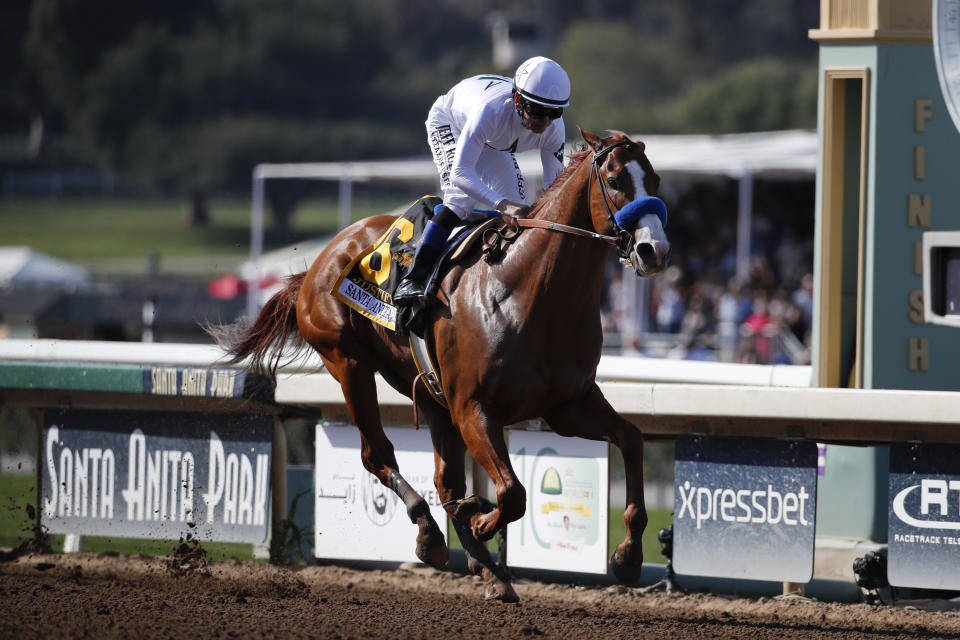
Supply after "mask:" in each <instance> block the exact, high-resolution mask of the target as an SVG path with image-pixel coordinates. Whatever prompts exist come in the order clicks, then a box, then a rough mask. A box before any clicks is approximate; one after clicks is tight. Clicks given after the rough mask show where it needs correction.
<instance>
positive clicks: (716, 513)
mask: <svg viewBox="0 0 960 640" xmlns="http://www.w3.org/2000/svg"><path fill="white" fill-rule="evenodd" d="M678 489H679V491H680V502H681V504H680V513H679V515H678V516H677V517H678V518H680V519H682V518H683V517H684V516H685V514H686V515H689V517H690V519H691V520H696V521H697V529H699V528H700V525H701V523H703V521H704V520H723V521H724V522H742V523H743V522H749V523H753V524H780V523H781V522H782V523H783V524H786V525H791V526H796V525H798V524H799V525H801V526H809V525H810V522H808V521H807V519H806V517H805V515H804V514H805V513H806V509H807V500H808V499H809V498H810V494H809V493H807V488H806V487H804V486H801V487H800V491H799V492H792V491H787V492H785V493H781V492H779V491H776V490H774V488H773V485H769V484H768V485H767V488H766V490H763V489H757V490H751V489H739V490H736V489H724V488H722V487H718V488H715V489H711V488H710V487H694V486H691V485H690V481H689V480H688V481H686V482H684V483H683V484H682V485H681V486H680V487H678Z"/></svg>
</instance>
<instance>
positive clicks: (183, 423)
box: [41, 411, 273, 543]
mask: <svg viewBox="0 0 960 640" xmlns="http://www.w3.org/2000/svg"><path fill="white" fill-rule="evenodd" d="M272 446H273V418H272V417H270V416H250V415H241V414H210V413H192V412H147V411H48V412H47V413H46V417H45V420H44V429H43V452H42V458H43V470H42V473H41V475H42V495H41V508H42V512H43V513H42V522H43V524H44V526H46V527H47V528H48V529H49V530H50V531H51V532H52V533H72V534H80V535H95V536H116V537H129V538H167V539H177V538H179V537H181V536H184V535H186V534H188V533H189V534H191V535H193V536H194V537H196V538H199V539H201V540H211V541H219V542H249V543H259V542H264V541H265V540H266V538H267V530H268V525H269V513H270V464H271V457H270V456H271V450H272Z"/></svg>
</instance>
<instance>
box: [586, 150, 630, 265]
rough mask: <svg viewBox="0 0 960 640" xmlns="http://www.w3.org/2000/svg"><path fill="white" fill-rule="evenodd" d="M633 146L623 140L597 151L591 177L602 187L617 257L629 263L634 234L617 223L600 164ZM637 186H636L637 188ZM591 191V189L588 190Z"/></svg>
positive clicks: (601, 191)
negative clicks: (622, 148) (611, 154)
mask: <svg viewBox="0 0 960 640" xmlns="http://www.w3.org/2000/svg"><path fill="white" fill-rule="evenodd" d="M631 144H633V143H632V142H631V141H630V140H621V141H620V142H614V143H613V144H611V145H609V146H606V147H604V148H603V149H600V151H595V152H594V153H593V161H592V162H593V172H592V173H591V174H590V175H591V180H592V179H594V178H596V180H597V184H598V185H599V186H600V195H601V196H603V206H604V208H606V210H607V218H608V219H609V220H610V226H611V227H612V228H613V233H614V236H613V238H614V242H613V243H612V244H614V245H615V246H616V247H617V257H619V258H620V261H621V262H623V261H629V260H630V245H631V243H632V241H633V234H631V233H630V232H629V231H627V230H626V229H624V228H622V227H621V226H620V225H619V223H617V218H616V217H615V216H614V214H613V209H612V208H611V207H610V201H611V200H613V198H611V197H609V196H608V194H607V183H606V181H604V179H603V176H601V175H600V163H602V162H603V159H604V158H605V157H607V154H608V153H610V152H611V151H613V150H614V149H616V148H617V147H626V146H629V145H631ZM636 186H637V185H634V187H635V188H636ZM588 190H589V188H588Z"/></svg>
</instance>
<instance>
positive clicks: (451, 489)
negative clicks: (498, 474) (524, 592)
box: [420, 400, 520, 602]
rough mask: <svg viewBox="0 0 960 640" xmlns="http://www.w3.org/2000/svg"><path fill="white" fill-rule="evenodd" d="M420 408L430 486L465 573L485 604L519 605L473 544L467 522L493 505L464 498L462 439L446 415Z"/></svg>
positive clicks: (506, 580) (501, 574)
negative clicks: (429, 449) (478, 583)
mask: <svg viewBox="0 0 960 640" xmlns="http://www.w3.org/2000/svg"><path fill="white" fill-rule="evenodd" d="M420 408H421V411H423V413H424V415H425V416H426V417H427V421H428V423H429V424H430V436H431V438H432V439H433V451H434V462H435V472H434V478H433V480H434V485H436V487H437V492H438V493H439V495H440V500H441V501H442V503H443V508H444V510H445V511H446V512H447V514H448V515H449V516H450V522H451V524H452V525H453V529H454V531H456V532H457V537H458V538H459V539H460V544H461V546H463V550H464V552H465V553H466V554H467V569H468V570H469V571H470V572H471V573H473V574H474V575H478V576H480V577H482V578H483V581H484V584H485V587H484V597H485V598H486V599H487V600H501V601H503V602H517V601H519V599H520V598H519V597H518V596H517V592H516V591H514V589H513V586H512V585H511V584H510V576H509V575H508V574H507V573H506V571H504V568H503V567H501V566H500V565H498V564H497V563H496V562H494V560H493V557H492V556H491V555H490V552H489V551H488V550H487V547H486V545H484V544H483V543H482V542H480V541H479V540H477V539H476V538H475V537H474V535H473V532H472V531H471V527H470V520H471V518H472V517H473V516H474V515H475V514H477V513H489V512H490V511H492V510H493V509H494V505H493V504H491V503H490V502H489V501H487V500H485V499H483V498H479V497H477V496H471V497H469V498H465V496H466V493H467V486H466V477H465V468H464V459H465V457H466V452H467V447H466V444H465V443H464V441H463V438H462V437H461V436H460V433H459V432H458V431H457V429H456V428H455V427H454V426H453V423H452V421H451V420H450V414H449V413H448V412H447V411H446V410H445V409H442V408H440V407H439V406H437V405H436V404H433V403H432V401H429V400H427V401H425V402H423V403H421V405H420Z"/></svg>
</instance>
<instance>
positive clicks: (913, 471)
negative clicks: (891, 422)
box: [887, 443, 960, 589]
mask: <svg viewBox="0 0 960 640" xmlns="http://www.w3.org/2000/svg"><path fill="white" fill-rule="evenodd" d="M887 543H888V559H887V562H888V568H887V578H888V579H889V581H890V584H892V585H894V586H897V587H918V588H927V589H960V447H958V446H956V445H942V444H936V445H929V444H920V443H911V444H896V445H893V446H892V447H891V448H890V513H889V534H888V540H887Z"/></svg>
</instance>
